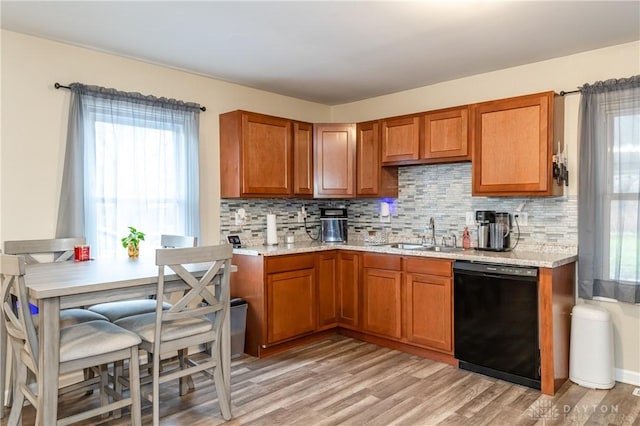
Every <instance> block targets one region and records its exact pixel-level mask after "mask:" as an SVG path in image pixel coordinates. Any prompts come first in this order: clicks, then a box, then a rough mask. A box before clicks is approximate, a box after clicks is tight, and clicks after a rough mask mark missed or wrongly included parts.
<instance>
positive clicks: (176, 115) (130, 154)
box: [56, 83, 200, 257]
mask: <svg viewBox="0 0 640 426" xmlns="http://www.w3.org/2000/svg"><path fill="white" fill-rule="evenodd" d="M70 87H71V93H72V95H71V105H70V113H69V131H68V135H67V148H66V154H65V166H64V172H63V182H62V192H61V198H60V207H59V213H58V227H57V231H56V234H57V236H58V237H70V236H84V237H86V239H87V243H88V244H89V245H91V250H92V255H94V256H101V257H105V256H113V255H116V254H117V253H118V252H119V251H123V250H124V249H123V248H122V247H121V245H120V238H122V237H123V236H125V235H126V234H127V233H128V229H127V228H128V226H133V227H135V228H137V229H138V230H140V231H142V232H145V233H146V234H147V238H146V240H145V243H143V246H142V248H141V250H144V245H148V246H150V247H158V246H159V242H160V240H159V238H160V235H161V234H177V235H191V236H196V237H200V229H199V223H200V220H199V199H198V197H199V184H198V182H199V180H198V179H199V177H198V128H199V112H200V109H199V108H200V106H199V105H197V104H193V103H185V102H181V101H176V100H173V99H165V98H156V97H153V96H144V95H141V94H139V93H124V92H119V91H117V90H114V89H105V88H100V87H95V86H85V85H82V84H79V83H73V84H71V85H70Z"/></svg>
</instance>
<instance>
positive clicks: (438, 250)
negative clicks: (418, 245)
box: [422, 246, 464, 253]
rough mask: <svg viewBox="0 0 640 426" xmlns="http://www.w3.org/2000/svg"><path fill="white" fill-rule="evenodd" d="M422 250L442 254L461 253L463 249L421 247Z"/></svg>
mask: <svg viewBox="0 0 640 426" xmlns="http://www.w3.org/2000/svg"><path fill="white" fill-rule="evenodd" d="M422 250H424V251H435V252H442V253H455V252H459V251H463V250H464V249H463V248H462V247H443V246H428V247H422Z"/></svg>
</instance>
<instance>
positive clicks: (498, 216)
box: [476, 210, 511, 251]
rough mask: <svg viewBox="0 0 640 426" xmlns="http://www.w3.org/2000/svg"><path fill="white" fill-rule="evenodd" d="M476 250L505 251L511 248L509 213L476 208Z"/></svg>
mask: <svg viewBox="0 0 640 426" xmlns="http://www.w3.org/2000/svg"><path fill="white" fill-rule="evenodd" d="M476 222H477V223H478V250H490V251H506V250H509V249H510V248H511V215H510V214H509V213H506V212H496V211H493V210H476Z"/></svg>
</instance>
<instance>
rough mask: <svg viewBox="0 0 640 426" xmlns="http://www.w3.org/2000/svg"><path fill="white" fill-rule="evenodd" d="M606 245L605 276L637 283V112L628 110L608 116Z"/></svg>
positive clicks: (639, 119) (639, 122)
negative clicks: (609, 172) (607, 215)
mask: <svg viewBox="0 0 640 426" xmlns="http://www.w3.org/2000/svg"><path fill="white" fill-rule="evenodd" d="M610 120H611V121H612V123H611V124H612V126H611V129H612V131H611V138H610V139H609V141H610V144H611V147H610V149H609V150H608V151H609V153H610V161H611V163H610V164H611V169H610V170H611V174H610V175H609V182H610V185H608V187H609V191H608V194H607V195H608V197H607V204H608V205H609V220H608V223H609V234H610V237H609V241H608V242H609V245H608V251H609V256H607V259H608V264H607V265H606V267H607V274H606V276H607V277H608V278H609V279H611V280H622V281H638V276H637V273H638V267H637V259H638V238H640V232H639V231H640V229H639V226H638V225H639V217H638V210H639V206H638V193H640V174H639V173H638V170H640V133H639V130H640V111H633V109H632V108H629V109H625V110H624V111H619V112H617V113H614V114H612V115H611V117H610Z"/></svg>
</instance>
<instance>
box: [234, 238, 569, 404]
mask: <svg viewBox="0 0 640 426" xmlns="http://www.w3.org/2000/svg"><path fill="white" fill-rule="evenodd" d="M233 264H235V265H236V266H237V267H238V270H237V272H234V273H233V274H231V295H232V296H233V297H242V298H244V299H245V300H246V301H247V302H248V310H247V329H246V338H245V352H246V353H248V354H250V355H253V356H258V357H263V356H267V355H270V354H272V353H275V352H278V351H281V350H284V349H287V348H290V347H292V346H295V345H298V344H301V343H303V342H305V341H309V340H311V339H317V338H321V337H322V336H326V335H327V334H329V333H335V332H340V333H343V334H345V335H348V336H352V337H355V338H358V339H361V340H365V341H369V342H372V343H375V344H378V345H383V346H387V347H391V348H394V349H399V350H402V351H405V352H409V353H414V354H418V355H421V356H425V357H428V358H431V359H434V360H436V361H441V362H446V363H450V364H453V365H457V360H456V359H455V358H454V357H453V353H454V348H453V327H452V325H453V274H452V264H453V260H449V259H435V258H428V257H413V256H397V255H387V254H374V253H367V252H358V251H347V250H329V251H321V252H317V253H303V254H292V255H280V256H267V257H264V256H253V255H234V256H233ZM574 280H575V263H570V264H567V265H564V266H560V267H557V268H540V276H539V283H538V286H539V290H538V293H539V295H538V297H539V305H540V308H539V310H540V313H539V315H540V356H541V364H542V367H541V370H542V393H544V394H547V395H553V394H554V393H555V392H556V391H557V390H558V389H559V387H560V386H562V384H563V383H564V382H565V381H566V379H567V377H568V366H569V357H568V343H569V313H570V311H571V307H572V306H573V283H574ZM556 308H557V309H556Z"/></svg>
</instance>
